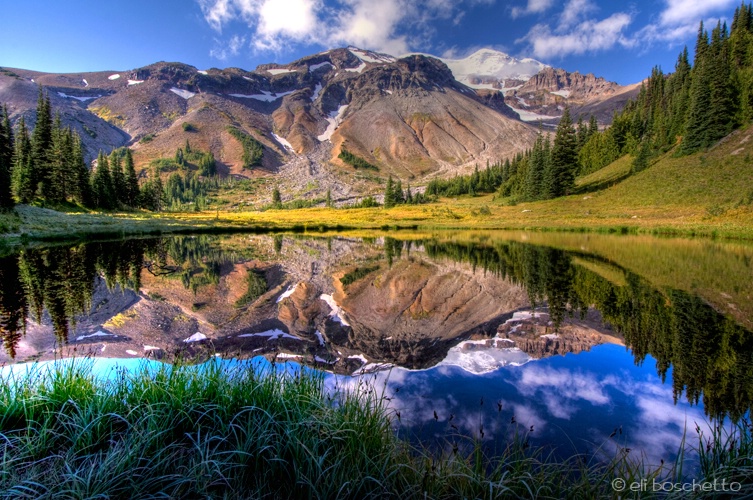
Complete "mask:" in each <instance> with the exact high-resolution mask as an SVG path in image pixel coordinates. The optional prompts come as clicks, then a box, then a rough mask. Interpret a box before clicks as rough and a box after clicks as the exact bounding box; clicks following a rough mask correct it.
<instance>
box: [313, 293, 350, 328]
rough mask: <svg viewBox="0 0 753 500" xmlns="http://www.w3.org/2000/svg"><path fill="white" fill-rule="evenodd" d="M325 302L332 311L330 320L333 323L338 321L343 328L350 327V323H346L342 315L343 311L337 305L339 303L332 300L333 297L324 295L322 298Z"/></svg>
mask: <svg viewBox="0 0 753 500" xmlns="http://www.w3.org/2000/svg"><path fill="white" fill-rule="evenodd" d="M319 298H320V299H322V300H323V301H324V302H326V303H327V305H328V306H329V308H330V309H332V311H331V312H330V313H329V316H330V318H332V320H333V321H336V322H338V323H340V324H341V325H343V326H350V323H348V322H347V321H345V320H344V319H343V318H342V316H340V314H341V313H342V309H340V306H338V305H337V302H335V299H334V298H332V295H327V294H324V293H323V294H322V295H321V297H319Z"/></svg>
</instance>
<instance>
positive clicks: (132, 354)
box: [126, 349, 139, 356]
mask: <svg viewBox="0 0 753 500" xmlns="http://www.w3.org/2000/svg"><path fill="white" fill-rule="evenodd" d="M126 354H130V355H131V356H138V355H139V353H137V352H136V351H133V350H131V349H128V350H127V351H126Z"/></svg>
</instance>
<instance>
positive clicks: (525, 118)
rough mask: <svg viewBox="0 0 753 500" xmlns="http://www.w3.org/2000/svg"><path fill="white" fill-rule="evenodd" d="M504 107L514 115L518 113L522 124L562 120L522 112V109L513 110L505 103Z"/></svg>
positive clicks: (557, 117) (558, 117)
mask: <svg viewBox="0 0 753 500" xmlns="http://www.w3.org/2000/svg"><path fill="white" fill-rule="evenodd" d="M505 106H507V107H508V108H510V109H511V110H513V111H515V112H516V113H518V116H519V117H520V119H521V120H523V121H524V122H535V121H538V120H558V119H560V118H562V116H547V115H540V114H538V113H534V112H532V111H526V110H523V109H515V108H513V107H512V106H510V105H509V104H507V103H505Z"/></svg>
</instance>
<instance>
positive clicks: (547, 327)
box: [497, 310, 624, 359]
mask: <svg viewBox="0 0 753 500" xmlns="http://www.w3.org/2000/svg"><path fill="white" fill-rule="evenodd" d="M497 338H498V339H500V340H499V341H500V342H504V341H512V342H506V343H504V345H503V347H508V348H509V347H517V348H518V349H520V350H521V351H523V352H525V353H526V354H528V355H529V356H531V357H532V358H534V359H541V358H546V357H550V356H556V355H564V354H578V353H580V352H583V351H589V350H590V349H591V348H592V347H593V346H595V345H599V344H605V343H610V344H621V345H624V340H622V339H621V338H620V336H619V335H618V334H617V333H615V332H614V331H612V329H611V328H610V327H609V326H608V325H604V323H603V320H602V319H601V315H600V314H599V313H598V312H597V311H593V310H591V311H589V312H588V315H587V316H586V318H584V319H582V320H581V319H576V318H567V319H565V320H564V321H563V324H561V325H560V326H559V327H557V328H555V326H554V325H553V324H552V322H551V321H550V318H549V314H548V313H547V312H546V311H538V312H536V313H535V314H534V315H533V316H530V317H527V318H525V319H522V320H518V321H508V322H506V323H504V324H503V325H501V326H500V328H499V330H498V332H497Z"/></svg>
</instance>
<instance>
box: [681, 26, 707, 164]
mask: <svg viewBox="0 0 753 500" xmlns="http://www.w3.org/2000/svg"><path fill="white" fill-rule="evenodd" d="M708 45H709V43H708V33H707V32H706V31H704V29H703V22H701V26H700V28H699V30H698V38H697V40H696V54H695V64H694V65H693V73H692V80H691V84H690V108H689V110H688V118H687V123H686V126H685V136H684V137H683V140H682V152H683V153H685V154H690V153H693V152H695V151H698V150H699V149H702V148H705V147H706V146H708V145H709V144H710V139H709V128H710V122H711V116H710V112H711V92H710V89H709V79H710V77H709V71H710V66H711V65H710V64H709V62H708V61H707V58H706V56H707V55H708V52H709V46H708Z"/></svg>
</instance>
